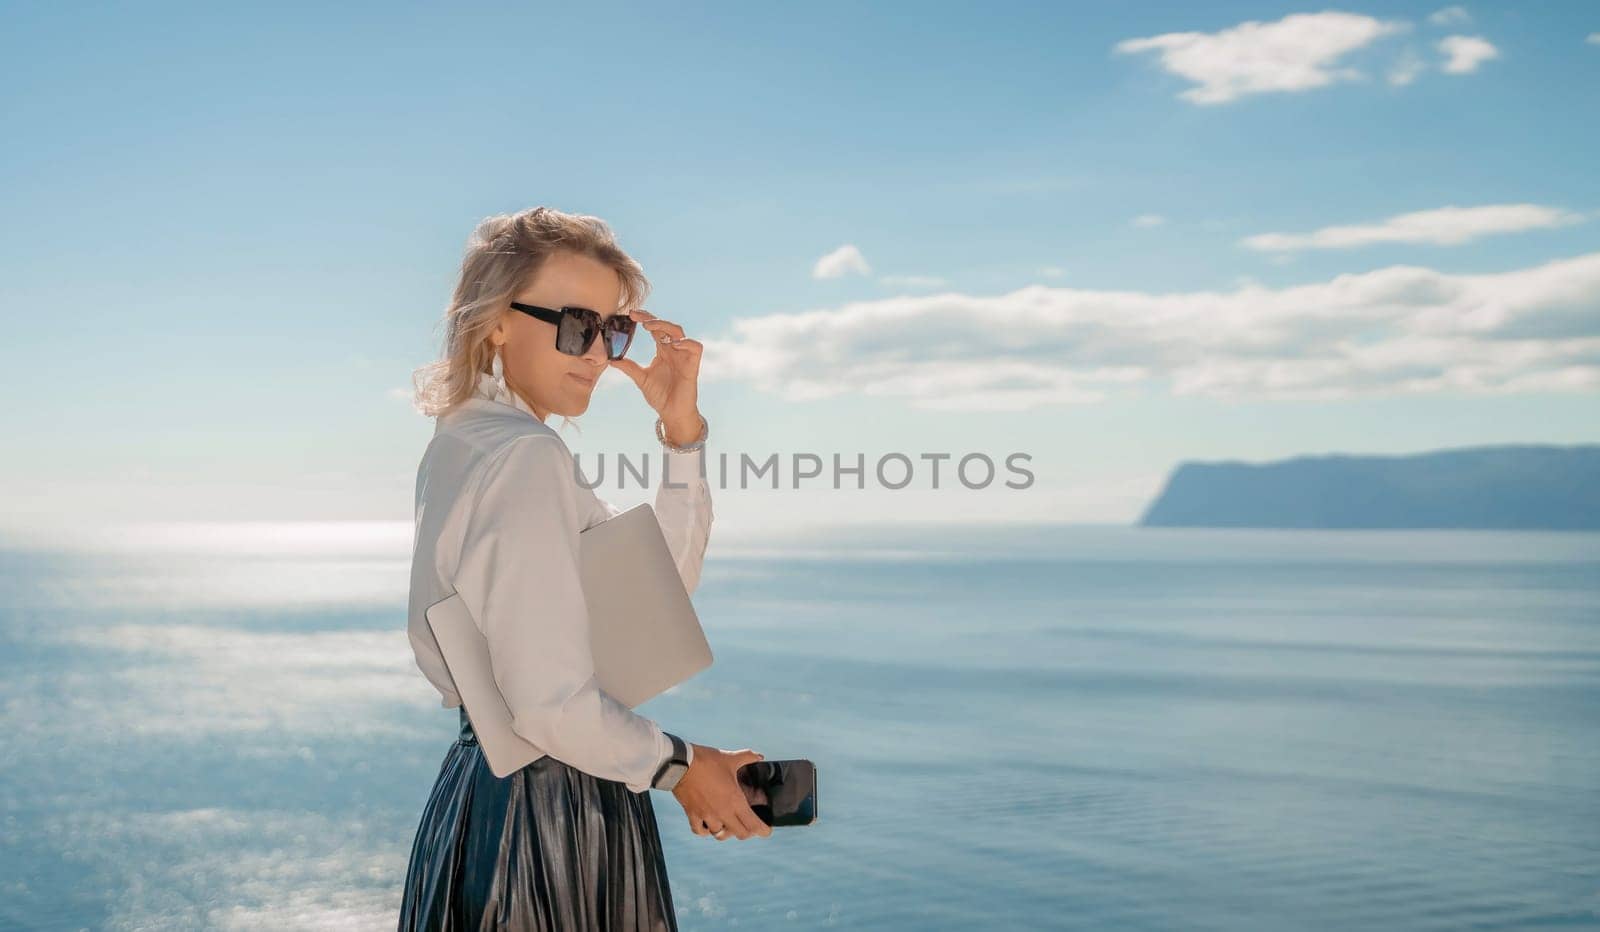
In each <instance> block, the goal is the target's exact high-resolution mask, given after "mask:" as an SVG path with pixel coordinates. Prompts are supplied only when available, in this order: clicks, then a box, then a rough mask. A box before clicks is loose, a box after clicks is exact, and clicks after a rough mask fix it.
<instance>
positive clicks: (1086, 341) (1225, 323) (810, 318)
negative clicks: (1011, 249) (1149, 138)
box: [702, 253, 1600, 411]
mask: <svg viewBox="0 0 1600 932" xmlns="http://www.w3.org/2000/svg"><path fill="white" fill-rule="evenodd" d="M702 377H703V378H705V379H706V380H707V381H717V380H729V381H739V382H743V383H746V384H748V385H750V386H752V387H754V388H757V389H759V390H763V391H767V392H772V393H776V394H779V395H781V396H783V397H784V398H786V399H788V400H791V401H807V400H815V399H826V398H835V397H840V396H848V395H855V396H861V395H865V396H873V397H880V398H891V399H899V400H902V401H904V402H905V403H906V404H907V405H908V406H910V407H914V408H919V409H929V410H942V411H1028V410H1034V409H1040V408H1045V407H1049V406H1056V405H1070V404H1094V403H1098V402H1103V401H1107V400H1109V399H1111V398H1113V397H1116V396H1119V395H1123V394H1131V393H1141V392H1147V391H1152V390H1154V391H1166V392H1168V393H1170V394H1172V395H1175V396H1194V397H1204V398H1212V399H1221V400H1263V399H1274V400H1335V399H1345V398H1355V397H1366V396H1398V395H1426V394H1440V393H1467V394H1494V393H1511V392H1525V391H1550V392H1593V391H1595V390H1597V389H1600V253H1590V254H1587V255H1580V256H1576V257H1573V258H1569V259H1561V260H1557V261H1553V262H1549V263H1546V264H1543V265H1539V266H1534V267H1530V268H1524V269H1518V270H1514V271H1508V272H1499V273H1493V274H1484V275H1455V274H1448V273H1444V272H1439V271H1436V270H1433V269H1428V268H1422V267H1417V266H1391V267H1388V268H1382V269H1376V270H1373V271H1369V272H1363V273H1359V274H1347V275H1339V276H1336V277H1334V278H1332V279H1330V280H1328V281H1323V282H1315V283H1311V284H1304V285H1295V286H1290V287H1284V288H1276V289H1273V288H1264V287H1261V286H1259V285H1256V284H1253V283H1243V284H1241V285H1240V286H1239V287H1238V288H1235V289H1234V290H1232V291H1194V292H1174V293H1164V294H1157V293H1147V292H1140V291H1091V290H1084V289H1073V288H1055V287H1050V286H1045V285H1034V286H1030V287H1027V288H1022V289H1019V290H1017V291H1014V292H1011V293H1009V294H1004V295H999V296H994V297H983V296H974V295H964V294H958V293H951V292H947V293H943V294H938V295H927V296H903V297H896V298H890V299H885V300H880V301H869V302H858V303H851V304H846V305H843V306H841V307H838V308H831V309H821V310H810V311H803V312H798V313H789V314H772V315H766V316H762V317H751V318H745V319H742V320H738V321H736V322H735V323H734V326H733V330H732V332H731V334H730V335H729V336H727V337H726V338H723V339H708V340H707V341H706V361H705V365H704V367H703V370H702Z"/></svg>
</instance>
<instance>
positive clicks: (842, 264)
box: [811, 243, 872, 278]
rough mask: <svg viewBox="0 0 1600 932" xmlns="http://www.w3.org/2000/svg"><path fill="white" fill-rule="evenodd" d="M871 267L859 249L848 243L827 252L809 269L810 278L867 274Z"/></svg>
mask: <svg viewBox="0 0 1600 932" xmlns="http://www.w3.org/2000/svg"><path fill="white" fill-rule="evenodd" d="M871 272H872V268H871V267H870V266H868V265H867V260H866V258H865V257H863V256H862V255H861V250H859V249H857V248H856V247H854V246H851V245H849V244H848V243H847V244H845V245H843V246H840V247H839V248H838V249H835V250H834V251H833V252H830V253H828V254H827V255H825V256H823V257H822V258H821V259H818V260H817V264H816V265H815V266H813V267H812V269H811V277H812V278H840V277H842V276H845V275H850V274H856V275H867V274H870V273H871Z"/></svg>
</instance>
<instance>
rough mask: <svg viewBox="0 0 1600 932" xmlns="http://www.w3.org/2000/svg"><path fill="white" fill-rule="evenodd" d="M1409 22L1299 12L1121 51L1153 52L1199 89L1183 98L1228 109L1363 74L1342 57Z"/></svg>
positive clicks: (1131, 44)
mask: <svg viewBox="0 0 1600 932" xmlns="http://www.w3.org/2000/svg"><path fill="white" fill-rule="evenodd" d="M1407 28H1409V26H1408V25H1407V24H1406V23H1403V22H1397V21H1384V20H1378V19H1374V18H1373V17H1370V16H1360V15H1357V14H1354V13H1339V12H1335V11H1331V10H1330V11H1325V12H1321V13H1295V14H1292V15H1290V16H1285V17H1284V18H1283V19H1280V20H1277V21H1276V22H1271V23H1264V22H1260V21H1258V20H1249V21H1247V22H1243V23H1240V24H1238V25H1237V26H1233V27H1230V28H1228V29H1224V30H1222V31H1220V32H1209V33H1208V32H1169V33H1165V34H1162V35H1158V36H1149V37H1145V38H1138V39H1125V40H1123V41H1121V42H1118V43H1117V44H1116V45H1115V46H1114V47H1113V50H1114V51H1116V52H1121V53H1136V52H1146V51H1153V52H1156V53H1158V54H1159V55H1160V58H1161V66H1162V67H1163V68H1165V69H1166V70H1167V71H1168V72H1170V73H1172V74H1175V75H1178V76H1180V77H1183V78H1187V79H1189V80H1190V81H1193V82H1194V83H1195V84H1196V85H1198V86H1197V87H1193V88H1190V89H1189V90H1186V91H1184V92H1183V93H1182V94H1180V95H1178V96H1180V97H1182V98H1183V99H1185V100H1188V101H1190V102H1192V103H1196V104H1221V103H1227V102H1228V101H1231V100H1236V99H1238V98H1239V97H1243V96H1245V95H1247V94H1260V93H1268V92H1275V91H1276V92H1283V91H1305V90H1310V89H1312V88H1318V87H1325V86H1327V85H1329V84H1332V83H1334V82H1336V81H1349V80H1355V79H1358V78H1360V77H1361V74H1360V72H1358V71H1356V70H1355V69H1353V68H1348V67H1339V60H1340V59H1341V58H1343V57H1344V56H1346V55H1348V54H1349V53H1351V52H1354V51H1356V50H1358V49H1361V48H1363V47H1365V46H1367V45H1369V44H1371V43H1372V42H1374V41H1376V40H1377V39H1379V38H1382V37H1383V36H1387V35H1391V34H1393V33H1397V32H1402V31H1404V30H1405V29H1407Z"/></svg>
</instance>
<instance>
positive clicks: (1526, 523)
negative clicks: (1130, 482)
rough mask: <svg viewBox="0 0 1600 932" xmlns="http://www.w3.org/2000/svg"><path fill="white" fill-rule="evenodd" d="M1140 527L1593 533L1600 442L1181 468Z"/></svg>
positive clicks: (1599, 498) (1598, 503) (1599, 511)
mask: <svg viewBox="0 0 1600 932" xmlns="http://www.w3.org/2000/svg"><path fill="white" fill-rule="evenodd" d="M1138 524H1139V525H1140V526H1142V527H1261V528H1461V529H1466V528H1478V529H1506V530H1511V529H1518V530H1561V531H1587V530H1600V444H1583V445H1573V446H1557V445H1545V444H1517V445H1503V446H1482V447H1464V448H1460V449H1454V450H1436V451H1433V452H1428V453H1416V454H1410V455H1405V456H1355V455H1347V454H1332V455H1326V456H1298V457H1294V458H1292V459H1286V460H1279V461H1276V462H1270V463H1243V462H1233V461H1223V462H1185V463H1181V464H1179V465H1178V467H1177V468H1176V469H1175V470H1173V472H1172V475H1171V476H1169V477H1168V478H1167V482H1166V485H1165V487H1164V488H1162V490H1161V493H1160V494H1159V495H1157V496H1156V499H1155V501H1154V502H1152V503H1151V505H1150V506H1149V507H1148V508H1147V509H1145V513H1144V515H1143V517H1141V518H1140V519H1139V521H1138Z"/></svg>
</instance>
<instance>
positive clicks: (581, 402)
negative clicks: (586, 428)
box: [550, 388, 592, 417]
mask: <svg viewBox="0 0 1600 932" xmlns="http://www.w3.org/2000/svg"><path fill="white" fill-rule="evenodd" d="M591 395H592V392H591V391H590V390H588V389H584V388H580V389H577V390H575V391H574V390H569V391H566V392H563V393H562V398H561V404H560V405H559V406H557V407H556V408H555V409H554V410H552V411H551V412H550V413H551V414H559V415H561V416H562V417H577V416H578V415H580V414H582V413H584V412H585V411H587V410H589V398H590V396H591Z"/></svg>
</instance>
